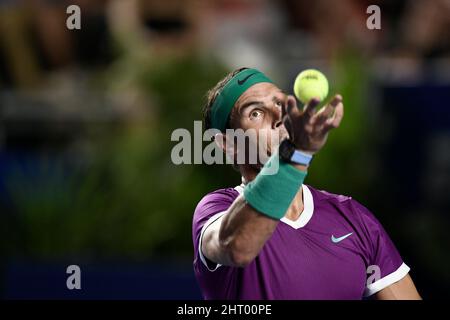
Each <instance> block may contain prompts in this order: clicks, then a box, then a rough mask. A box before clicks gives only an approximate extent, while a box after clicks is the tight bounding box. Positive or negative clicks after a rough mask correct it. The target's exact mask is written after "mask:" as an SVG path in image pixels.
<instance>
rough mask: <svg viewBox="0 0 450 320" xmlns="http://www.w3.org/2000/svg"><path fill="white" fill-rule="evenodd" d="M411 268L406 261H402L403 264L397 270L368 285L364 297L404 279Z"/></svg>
mask: <svg viewBox="0 0 450 320" xmlns="http://www.w3.org/2000/svg"><path fill="white" fill-rule="evenodd" d="M409 270H410V268H409V267H408V266H407V265H406V264H405V263H402V265H401V266H400V267H399V268H398V269H397V270H396V271H394V272H392V273H391V274H388V275H387V276H385V277H383V278H381V279H380V280H377V281H375V282H374V283H371V284H369V285H367V287H366V289H365V290H364V297H368V296H371V295H373V294H375V293H377V292H378V291H380V290H383V289H384V288H386V287H389V286H390V285H391V284H393V283H395V282H397V281H399V280H401V279H403V277H404V276H406V275H407V274H408V272H409Z"/></svg>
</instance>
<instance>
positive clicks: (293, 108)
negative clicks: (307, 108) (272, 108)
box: [285, 96, 299, 117]
mask: <svg viewBox="0 0 450 320" xmlns="http://www.w3.org/2000/svg"><path fill="white" fill-rule="evenodd" d="M285 111H286V114H287V115H289V116H290V117H294V116H296V115H298V114H299V111H298V108H297V101H296V100H295V98H294V97H293V96H288V97H287V100H286V110H285Z"/></svg>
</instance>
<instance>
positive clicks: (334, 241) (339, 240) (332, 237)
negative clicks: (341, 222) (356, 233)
mask: <svg viewBox="0 0 450 320" xmlns="http://www.w3.org/2000/svg"><path fill="white" fill-rule="evenodd" d="M352 234H353V232H350V233H349V234H346V235H345V236H342V237H339V238H335V237H334V235H331V241H333V243H338V242H341V241H342V240H344V239H345V238H348V237H350V236H351V235H352Z"/></svg>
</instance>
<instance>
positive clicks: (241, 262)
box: [230, 251, 255, 268]
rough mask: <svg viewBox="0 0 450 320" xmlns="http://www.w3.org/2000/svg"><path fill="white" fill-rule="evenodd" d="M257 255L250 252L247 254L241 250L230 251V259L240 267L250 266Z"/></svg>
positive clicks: (234, 264)
mask: <svg viewBox="0 0 450 320" xmlns="http://www.w3.org/2000/svg"><path fill="white" fill-rule="evenodd" d="M254 258H255V257H254V256H252V255H249V254H245V253H242V252H239V251H231V252H230V260H231V263H232V264H233V266H235V267H239V268H245V267H246V266H248V265H249V264H250V263H251V262H252V261H253V259H254Z"/></svg>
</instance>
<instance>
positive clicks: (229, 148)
mask: <svg viewBox="0 0 450 320" xmlns="http://www.w3.org/2000/svg"><path fill="white" fill-rule="evenodd" d="M214 142H215V143H216V144H217V146H218V147H219V148H220V149H222V151H223V152H224V153H225V154H226V155H227V156H228V157H229V158H230V159H234V158H235V155H236V150H235V149H236V148H234V143H228V141H227V136H226V135H224V134H223V133H217V134H216V135H215V136H214Z"/></svg>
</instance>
